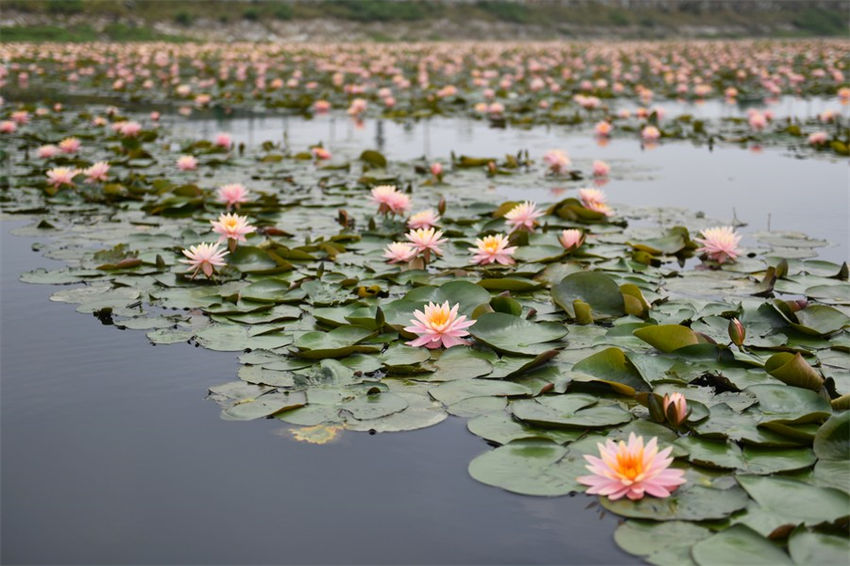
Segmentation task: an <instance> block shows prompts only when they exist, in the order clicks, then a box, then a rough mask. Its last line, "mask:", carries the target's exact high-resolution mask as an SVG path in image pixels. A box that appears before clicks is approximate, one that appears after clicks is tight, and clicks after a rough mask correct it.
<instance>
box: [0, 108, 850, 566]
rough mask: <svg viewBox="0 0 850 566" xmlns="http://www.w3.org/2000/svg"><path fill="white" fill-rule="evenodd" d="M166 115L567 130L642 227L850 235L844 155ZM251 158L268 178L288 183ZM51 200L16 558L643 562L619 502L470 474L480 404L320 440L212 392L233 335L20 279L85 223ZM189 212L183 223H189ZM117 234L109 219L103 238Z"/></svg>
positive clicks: (11, 269) (356, 132)
mask: <svg viewBox="0 0 850 566" xmlns="http://www.w3.org/2000/svg"><path fill="white" fill-rule="evenodd" d="M718 104H719V103H718ZM163 128H164V129H167V128H171V129H173V139H174V140H181V141H180V144H181V145H184V146H185V143H186V140H197V139H201V140H209V139H212V138H213V137H214V135H215V134H216V133H217V132H220V131H224V132H229V133H230V134H231V135H232V137H233V141H234V142H235V143H236V144H239V143H244V144H246V146H248V148H249V150H248V151H249V152H250V151H257V152H259V151H260V149H259V148H260V147H261V146H262V143H263V142H264V141H266V140H271V141H272V142H275V143H279V142H284V143H285V144H286V147H287V148H290V149H291V150H292V151H293V152H295V151H300V150H302V149H303V148H305V147H308V146H311V145H313V144H315V143H318V142H322V143H323V145H324V146H325V147H326V148H328V149H330V150H331V151H332V152H333V154H334V159H335V160H337V159H339V160H350V161H352V162H353V161H356V160H357V158H358V155H360V153H361V152H362V151H363V150H364V149H370V148H371V149H377V150H379V151H381V152H382V153H383V154H384V155H385V156H386V157H387V158H388V159H389V160H390V161H396V162H411V161H413V160H417V159H418V158H420V157H423V156H424V157H426V158H427V160H426V162H432V161H434V160H439V161H442V162H444V163H448V162H450V161H451V157H450V153H451V152H454V154H456V155H471V156H484V155H487V156H489V155H493V156H498V157H499V158H501V156H503V155H505V154H511V155H513V154H516V153H517V152H518V151H519V150H528V153H529V154H530V155H532V156H536V157H537V158H539V156H541V155H543V154H544V153H545V152H546V151H548V150H551V149H553V148H565V149H568V151H569V154H570V157H571V158H572V162H573V165H574V167H575V168H576V169H580V170H588V169H589V168H590V165H591V162H592V161H593V160H596V159H602V160H605V161H606V162H608V163H609V164H610V165H611V168H612V171H611V175H610V177H609V179H608V181H607V183H605V184H604V185H603V184H602V183H599V185H600V186H604V189H605V191H606V192H607V194H608V195H609V199H610V201H611V203H612V206H614V208H615V209H621V208H622V209H623V210H626V211H628V214H629V215H631V216H630V222H631V223H632V224H634V225H635V226H638V227H640V226H642V225H645V226H646V227H648V228H653V229H656V228H659V227H660V226H662V225H663V226H667V225H669V224H671V222H670V218H673V219H674V220H678V219H679V218H688V219H696V220H695V221H698V222H702V223H710V222H711V220H710V219H718V220H719V221H721V222H722V223H732V222H733V221H735V222H741V223H742V224H740V226H741V228H740V229H741V232H742V234H743V235H744V240H743V244H744V248H747V249H754V250H759V251H760V252H761V251H764V247H763V242H764V239H763V237H764V235H765V234H766V233H767V232H771V231H778V232H779V233H782V234H785V233H786V232H802V233H805V234H806V235H808V236H810V237H812V238H815V239H818V240H823V242H815V243H814V244H813V247H814V248H815V249H816V252H817V256H818V258H820V259H825V260H828V261H832V262H835V263H837V264H841V263H842V262H843V261H845V260H846V258H847V257H848V256H850V236H848V234H849V232H848V230H850V228H848V215H850V204H848V190H847V182H848V169H847V165H848V164H847V160H846V159H841V158H837V157H830V156H816V157H814V158H809V159H799V158H798V156H797V155H796V154H794V153H792V152H791V151H789V150H786V149H783V148H778V147H766V148H763V149H759V150H758V151H753V150H752V149H751V148H745V147H741V146H739V145H732V144H725V145H717V146H714V147H711V148H710V147H709V146H707V145H705V144H691V143H688V142H682V141H678V142H669V143H668V142H665V143H662V144H660V145H659V146H657V147H654V148H648V147H644V146H642V145H641V144H640V143H639V142H638V141H637V140H634V139H618V138H614V139H612V140H610V141H608V142H607V143H605V144H599V143H598V140H597V139H595V138H594V137H593V136H592V135H591V134H590V133H589V132H587V131H578V132H577V131H575V130H566V129H563V128H558V127H546V126H534V127H530V128H521V129H520V128H514V127H511V126H508V127H506V128H493V127H490V126H489V125H488V123H487V122H484V121H480V120H472V119H469V118H463V117H453V118H432V119H428V120H420V121H415V122H394V121H389V120H380V119H377V120H376V119H368V120H365V121H364V122H362V123H360V122H357V121H354V120H351V119H349V118H347V117H344V116H339V115H326V116H319V117H317V118H314V119H311V120H308V119H304V118H299V117H293V116H287V117H283V116H266V117H263V116H255V117H238V118H230V119H216V118H210V117H207V116H205V115H202V116H201V117H200V118H192V119H186V118H183V117H179V116H176V115H174V116H170V115H169V116H165V117H163ZM177 146H178V142H177V141H174V142H173V146H172V149H174V148H176V147H177ZM246 163H247V161H246ZM255 174H256V175H257V177H255V178H254V180H255V181H256V182H257V183H258V184H261V185H262V184H264V183H265V184H266V185H269V186H271V185H272V184H273V183H277V182H278V180H274V181H269V180H268V179H272V177H267V178H266V177H262V176H261V174H260V173H255ZM199 179H200V180H199V184H206V185H212V184H216V183H219V182H220V181H222V179H224V180H228V179H229V178H228V175H227V173H224V174H222V173H218V172H217V173H215V174H212V173H211V174H209V175H207V174H206V173H204V174H203V175H201V176H200V177H199ZM583 183H584V184H590V183H592V181H591V180H587V179H586V180H584V181H583ZM578 186H579V184H578V183H577V182H576V181H574V180H569V179H563V178H553V177H551V176H547V175H544V174H543V173H542V172H540V173H539V174H537V173H534V172H529V171H526V172H525V174H524V175H522V176H519V175H517V176H511V175H497V176H493V177H487V178H484V177H483V175H482V176H481V178H480V180H479V181H477V184H476V185H475V187H476V188H475V189H471V188H468V187H467V188H464V189H463V190H465V191H478V192H479V193H480V194H478V193H476V194H465V195H464V197H468V198H479V197H480V199H481V200H483V201H487V202H493V203H498V202H500V201H504V200H531V201H535V202H538V203H553V202H557V201H561V200H562V199H564V198H565V197H566V196H567V194H568V193H567V191H569V190H572V189H575V188H577V187H578ZM427 190H430V189H426V191H427ZM434 190H435V191H436V190H437V189H434ZM417 195H418V198H428V199H430V200H434V198H433V197H434V195H432V194H430V193H426V196H425V197H422V196H421V195H423V191H421V190H420V191H419V192H418V193H417ZM345 204H346V206H349V203H345ZM352 206H353V205H352ZM675 209H682V211H681V213H677V212H675V211H674V210H675ZM69 210H70V213H71V214H72V215H73V214H74V208H73V207H70V208H69ZM662 211H663V213H662ZM325 212H326V211H325ZM697 212H698V213H699V214H697V215H694V213H697ZM48 216H49V215H45V214H41V213H38V214H35V215H29V216H28V217H27V219H26V220H21V219H20V218H17V217H13V216H6V217H4V219H3V222H2V224H0V227H2V274H0V275H2V290H3V291H2V301H0V303H2V306H1V307H0V308H2V311H1V312H0V315H1V316H2V342H3V343H2V349H3V355H2V360H0V366H2V375H3V395H2V400H0V403H2V435H3V436H2V439H3V451H4V453H3V463H2V466H3V469H2V489H3V501H2V522H3V529H4V542H3V550H2V553H3V555H2V559H3V561H4V562H9V563H60V562H61V563H80V564H83V563H85V564H94V563H130V562H133V563H170V562H177V563H240V564H260V563H276V562H281V561H285V562H288V563H298V564H321V563H357V564H399V563H404V564H414V563H415V564H435V563H459V564H477V563H488V564H515V563H524V564H527V563H537V564H553V563H557V564H632V563H638V562H639V560H638V559H637V558H636V557H634V556H631V555H629V554H626V553H624V552H623V551H621V550H620V549H619V548H618V547H617V546H616V545H614V543H613V539H612V533H613V532H614V530H615V528H616V527H617V526H618V525H619V524H620V523H621V522H622V519H621V518H620V517H618V516H617V515H614V514H612V513H610V512H609V511H606V510H605V509H604V508H603V507H601V506H600V505H599V503H597V500H596V499H595V498H591V497H588V496H585V495H583V494H571V495H569V496H564V497H551V498H550V497H529V496H525V495H518V494H514V493H510V492H509V491H503V490H501V489H495V488H493V487H491V486H488V485H485V484H484V483H479V482H478V481H475V480H474V479H473V478H472V477H470V475H469V474H468V473H467V467H468V465H469V462H470V461H471V460H473V459H474V458H476V456H479V455H481V454H484V453H487V452H490V451H491V450H492V446H490V445H488V443H487V442H486V441H484V440H483V439H482V438H478V437H476V436H474V435H473V434H469V433H468V431H467V430H466V427H467V421H468V419H466V418H462V417H458V416H449V417H448V418H447V419H446V420H445V421H443V422H442V423H440V424H438V425H436V426H432V427H429V428H423V429H421V430H413V431H410V432H402V433H379V434H368V433H362V432H349V431H344V432H342V433H341V434H339V436H338V437H337V438H336V439H335V440H334V441H332V442H328V443H327V444H323V445H315V444H311V443H307V442H296V441H295V440H294V439H293V434H292V430H294V429H293V427H292V426H291V425H288V424H285V423H284V422H281V421H279V420H276V419H271V420H267V419H259V420H254V421H251V422H238V423H237V422H232V421H230V420H224V419H221V418H220V417H219V411H218V410H217V408H216V406H215V405H214V404H213V403H211V402H210V401H209V400H207V399H205V395H206V393H207V390H208V388H209V387H210V386H212V385H216V384H220V383H224V382H229V381H232V380H233V379H234V378H235V376H236V375H237V372H238V371H239V369H240V363H239V361H238V360H237V354H236V353H234V352H226V351H225V352H222V351H212V350H209V349H206V348H197V347H193V346H192V345H189V344H186V343H176V344H173V345H156V346H152V345H151V344H149V343H148V342H147V341H146V340H145V338H144V336H143V334H142V333H141V332H135V331H123V330H119V329H117V328H116V327H115V326H113V325H111V324H101V323H100V322H98V319H97V318H95V317H92V316H91V315H90V314H85V315H83V314H79V313H78V312H75V311H74V308H73V307H71V306H69V305H67V304H63V303H56V302H51V301H49V300H48V297H49V296H50V295H51V293H53V292H55V291H56V290H57V289H63V288H62V287H58V288H57V287H53V286H41V285H28V284H25V283H23V282H21V281H20V280H19V276H20V275H21V274H22V273H25V272H30V271H33V270H35V269H37V268H45V269H48V270H55V269H59V268H61V267H63V266H64V265H65V261H60V260H59V259H51V258H63V257H67V258H72V257H76V256H75V255H74V249H73V247H74V246H73V244H74V240H73V239H67V238H66V239H65V240H61V239H60V240H59V241H60V242H64V243H63V244H62V245H60V246H44V244H45V242H46V241H49V240H50V239H51V237H52V234H47V235H41V234H38V230H37V229H35V228H33V227H32V224H33V223H34V222H37V221H38V220H39V219H40V218H42V217H48ZM57 216H58V214H57ZM662 216H664V218H662ZM131 219H135V220H138V217H131ZM294 219H295V220H299V219H300V220H302V221H303V218H302V217H300V216H294ZM51 221H52V218H51ZM181 222H182V221H177V223H176V224H174V227H173V228H171V229H172V230H173V231H174V232H175V233H176V232H177V231H178V230H184V229H187V226H188V224H186V223H185V222H184V223H181ZM72 224H73V221H70V222H69V223H68V225H67V226H64V227H63V230H69V231H73V230H77V231H78V233H79V234H80V238H81V239H83V240H84V239H85V238H84V237H83V232H84V231H85V229H86V227H85V225H83V226H80V225H77V226H72ZM103 225H104V226H108V223H107V222H105V221H104V223H103ZM165 226H167V225H165ZM311 228H312V227H311V226H309V225H297V226H293V228H292V231H293V232H298V233H299V235H300V234H301V233H302V232H303V233H311ZM13 232H15V233H14V234H13ZM602 233H603V234H604V233H605V232H604V231H603V232H602ZM768 236H769V235H768ZM760 237H761V238H762V239H759V238H760ZM777 237H778V236H777ZM807 241H808V240H807ZM107 242H108V245H107ZM114 243H115V242H112V241H110V240H108V239H106V238H104V241H103V245H102V247H111V246H112V245H114ZM84 245H85V246H87V247H91V246H92V241H88V240H85V244H84ZM44 250H47V252H48V255H49V256H50V257H45V256H44V255H42V253H40V252H42V251H44ZM69 250H70V251H69ZM66 252H67V255H65V254H66ZM369 253H372V252H371V251H369ZM810 256H811V254H806V253H804V254H802V255H800V256H798V257H800V258H806V257H810ZM688 261H689V265H690V266H693V265H695V263H696V262H695V260H693V259H689V260H688ZM754 271H755V270H754ZM647 295H648V296H649V294H647ZM541 314H543V315H544V316H546V315H551V314H552V313H550V312H542V313H541ZM547 320H548V319H547ZM182 342H185V340H183V341H182ZM494 444H495V443H494Z"/></svg>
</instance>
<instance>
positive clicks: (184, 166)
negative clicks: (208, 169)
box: [177, 155, 198, 171]
mask: <svg viewBox="0 0 850 566" xmlns="http://www.w3.org/2000/svg"><path fill="white" fill-rule="evenodd" d="M177 168H178V169H180V170H181V171H194V170H195V169H197V168H198V160H197V159H195V157H194V156H192V155H181V156H180V157H179V158H178V159H177Z"/></svg>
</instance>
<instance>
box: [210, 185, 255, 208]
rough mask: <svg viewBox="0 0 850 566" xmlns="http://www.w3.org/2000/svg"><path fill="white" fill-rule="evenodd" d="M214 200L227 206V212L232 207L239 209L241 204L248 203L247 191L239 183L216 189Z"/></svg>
mask: <svg viewBox="0 0 850 566" xmlns="http://www.w3.org/2000/svg"><path fill="white" fill-rule="evenodd" d="M216 200H218V202H222V203H224V204H225V205H227V210H230V208H231V207H233V206H235V207H236V208H239V205H240V204H241V203H243V202H248V189H246V188H245V187H243V186H242V185H241V184H239V183H231V184H229V185H224V186H222V187H221V188H219V189H218V194H217V195H216Z"/></svg>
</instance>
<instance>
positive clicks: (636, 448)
mask: <svg viewBox="0 0 850 566" xmlns="http://www.w3.org/2000/svg"><path fill="white" fill-rule="evenodd" d="M657 442H658V439H657V438H655V437H653V438H652V439H650V441H649V442H648V443H647V444H646V446H644V441H643V437H642V436H635V434H634V433H630V434H629V442H628V444H626V443H625V442H623V441H620V442H619V443H617V444H614V442H612V441H611V440H606V441H605V445H604V446H603V445H602V444H601V443H598V444H597V445H596V446H597V448H598V449H599V456H600V457H599V458H597V457H596V456H591V455H589V454H587V455H585V457H584V459H585V460H587V461H588V462H589V464H588V466H587V469H588V470H589V471H590V472H591V475H588V476H581V477H579V478H577V480H578V482H579V483H581V484H584V485H587V486H590V489H588V490H587V493H590V494H599V495H602V496H607V497H608V498H609V499H611V500H615V499H620V498H621V497H623V496H626V497H628V498H629V499H631V500H637V499H642V498H643V497H644V495H646V494H649V495H652V496H654V497H669V496H670V494H671V492H672V491H674V490H675V489H676V488H677V487H679V486H680V485H682V484H683V483H685V478H684V475H685V472H684V471H683V470H676V469H670V468H669V466H670V464H671V463H672V462H673V459H672V458H670V457H669V456H670V452H671V451H672V450H673V447H672V446H668V447H667V448H665V449H664V450H662V451H661V452H659V451H658V445H657Z"/></svg>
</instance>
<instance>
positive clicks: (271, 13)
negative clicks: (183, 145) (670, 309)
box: [0, 0, 848, 41]
mask: <svg viewBox="0 0 850 566" xmlns="http://www.w3.org/2000/svg"><path fill="white" fill-rule="evenodd" d="M845 8H846V6H845ZM4 19H5V20H6V21H7V22H9V21H10V20H11V21H14V22H15V23H16V25H14V26H6V27H3V28H2V29H0V39H2V40H3V41H45V40H57V41H91V40H93V39H109V40H115V41H137V40H154V39H167V40H179V39H181V38H182V37H184V36H192V37H198V36H199V35H200V34H203V33H204V32H205V31H207V30H208V29H211V28H215V30H216V31H218V32H221V33H222V34H225V35H227V36H229V37H233V38H236V39H245V38H248V39H250V38H252V37H257V36H258V35H262V34H263V33H264V32H267V33H271V34H275V33H278V32H279V30H280V28H281V27H286V26H287V24H290V26H289V27H290V28H292V27H294V24H298V23H304V24H305V25H308V24H310V23H315V22H319V21H328V22H334V23H335V24H336V25H337V26H338V27H339V28H340V29H342V30H343V31H344V32H345V33H347V34H349V35H353V36H354V38H356V39H364V38H365V39H373V40H379V41H380V40H381V39H385V38H387V37H396V36H398V34H399V32H400V31H405V30H406V29H410V30H411V31H415V30H421V29H424V28H433V30H434V31H433V33H431V34H430V35H428V34H426V35H425V37H426V38H428V39H464V38H465V36H464V34H465V33H467V32H465V31H464V30H465V29H467V27H468V26H467V24H468V25H471V26H473V27H474V26H478V27H479V28H484V29H486V27H487V26H488V25H492V26H494V27H498V26H501V28H500V29H502V30H505V29H507V31H502V36H500V37H499V38H501V39H506V38H509V37H504V35H505V34H507V35H508V36H510V34H511V33H512V31H511V30H513V33H515V34H516V35H517V37H524V36H528V35H531V36H538V35H540V34H542V36H543V38H555V37H564V36H567V37H569V36H574V37H593V36H598V37H614V36H617V37H655V38H657V37H675V36H677V35H680V34H681V33H682V32H683V30H687V29H690V30H692V31H690V32H689V33H688V34H687V35H692V36H693V35H696V36H713V37H736V36H738V37H740V36H762V37H770V36H773V37H788V36H800V37H811V36H847V35H848V15H847V13H846V9H843V8H842V4H841V2H838V1H833V0H823V1H820V2H796V1H788V2H782V1H779V0H775V1H773V2H770V1H768V2H760V3H756V2H746V1H743V0H737V1H736V0H654V1H638V2H635V1H633V2H632V3H631V4H630V5H628V6H627V8H626V7H624V5H623V4H622V3H620V2H613V1H610V0H609V1H606V0H595V1H594V0H563V1H560V2H555V1H551V2H549V1H545V2H543V1H541V2H515V1H509V0H479V1H471V2H458V1H450V0H443V1H431V2H425V1H417V0H409V1H389V0H317V1H309V2H308V1H292V2H283V1H272V0H5V1H4ZM90 20H92V21H94V22H95V23H94V24H92V23H88V22H89V21H90ZM104 22H108V23H107V24H105V25H104ZM446 24H448V26H447V25H446ZM381 25H384V26H385V27H386V28H388V29H377V30H376V29H373V28H376V27H378V28H380V26H381ZM314 27H315V26H314ZM447 27H448V28H449V29H448V30H447ZM163 28H167V29H168V32H167V33H163V32H162V31H156V30H157V29H160V30H161V29H163ZM389 28H391V30H389ZM528 30H533V31H531V32H528ZM389 31H394V32H395V33H389ZM524 31H525V32H528V33H523V32H524ZM311 34H312V35H314V36H315V37H311V39H317V40H322V39H326V38H325V37H322V34H321V32H317V31H315V30H314V31H310V32H308V34H307V35H311ZM482 34H484V33H482V32H479V34H478V35H479V36H480V35H482ZM420 35H421V34H420ZM334 37H335V35H334V34H333V33H331V34H328V38H327V39H333V38H334ZM420 38H421V37H420ZM473 38H480V37H473Z"/></svg>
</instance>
